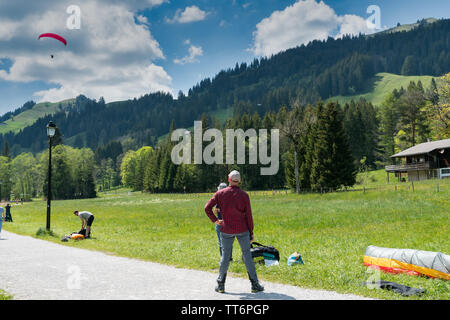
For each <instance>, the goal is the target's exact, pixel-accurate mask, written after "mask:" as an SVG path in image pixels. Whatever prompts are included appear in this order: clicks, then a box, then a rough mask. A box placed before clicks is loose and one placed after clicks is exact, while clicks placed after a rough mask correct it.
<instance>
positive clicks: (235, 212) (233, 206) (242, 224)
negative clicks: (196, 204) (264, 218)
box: [205, 186, 253, 238]
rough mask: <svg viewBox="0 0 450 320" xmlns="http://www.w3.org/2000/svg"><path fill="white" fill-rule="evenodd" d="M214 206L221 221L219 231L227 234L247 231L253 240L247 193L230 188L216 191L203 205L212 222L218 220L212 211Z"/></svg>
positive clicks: (237, 188) (250, 210) (251, 218)
mask: <svg viewBox="0 0 450 320" xmlns="http://www.w3.org/2000/svg"><path fill="white" fill-rule="evenodd" d="M215 205H217V206H218V207H219V208H220V214H221V215H222V220H223V225H222V227H221V228H220V231H222V232H224V233H229V234H237V233H242V232H246V231H249V232H250V236H251V237H252V238H253V217H252V208H251V206H250V198H249V197H248V194H247V192H245V191H243V190H241V189H240V188H239V187H231V186H229V187H227V188H225V189H222V190H219V191H217V192H216V193H215V194H214V196H213V197H212V198H211V199H210V200H209V201H208V203H206V205H205V212H206V214H207V215H208V217H209V219H211V221H212V222H216V221H217V220H218V219H217V217H216V216H215V215H214V213H213V211H212V208H213V207H214V206H215Z"/></svg>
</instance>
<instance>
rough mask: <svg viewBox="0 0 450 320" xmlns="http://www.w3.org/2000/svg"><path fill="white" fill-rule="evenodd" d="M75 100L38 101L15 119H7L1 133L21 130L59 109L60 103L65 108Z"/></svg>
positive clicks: (0, 127)
mask: <svg viewBox="0 0 450 320" xmlns="http://www.w3.org/2000/svg"><path fill="white" fill-rule="evenodd" d="M73 100H74V99H68V100H63V101H61V102H56V103H50V102H42V103H38V104H36V105H34V107H33V108H31V109H29V110H26V111H24V112H22V113H20V114H18V115H17V116H15V117H14V118H13V119H9V120H7V121H6V122H5V123H6V125H2V126H0V134H2V133H6V132H10V131H13V132H19V131H20V130H21V129H23V128H25V127H27V126H30V125H32V124H33V123H34V122H36V120H37V119H39V118H41V117H44V116H45V115H47V114H53V113H55V112H57V111H59V105H61V107H62V108H63V109H64V108H65V107H67V106H68V104H69V103H70V102H73Z"/></svg>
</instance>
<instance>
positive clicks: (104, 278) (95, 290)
mask: <svg viewBox="0 0 450 320" xmlns="http://www.w3.org/2000/svg"><path fill="white" fill-rule="evenodd" d="M0 238H1V240H0V270H1V272H0V289H3V290H5V291H6V292H8V293H10V294H12V295H13V296H14V299H22V300H23V299H25V300H28V299H33V300H41V299H46V300H57V299H79V300H82V299H100V300H103V299H105V300H110V299H120V300H132V299H145V300H185V299H186V300H241V299H244V300H245V299H260V300H271V299H276V300H292V299H297V300H310V299H313V300H358V299H365V298H363V297H359V296H355V295H347V294H338V293H335V292H330V291H324V290H309V289H302V288H299V287H295V286H290V285H283V284H277V283H271V282H267V281H261V283H262V285H263V286H264V287H265V291H264V292H262V293H257V294H252V293H250V282H249V281H248V280H247V279H242V278H235V277H230V276H229V277H228V278H227V282H226V287H225V289H226V293H225V294H219V293H216V292H215V291H214V287H215V284H216V282H215V280H216V278H217V274H216V273H212V272H205V271H196V270H189V269H180V268H175V267H171V266H166V265H162V264H158V263H153V262H147V261H141V260H136V259H129V258H123V257H117V256H112V255H108V254H105V253H102V252H98V251H91V250H84V249H78V248H72V247H68V246H63V245H59V244H56V243H52V242H48V241H44V240H39V239H35V238H32V237H28V236H20V235H17V234H14V233H10V232H7V231H4V230H3V231H2V233H1V236H0Z"/></svg>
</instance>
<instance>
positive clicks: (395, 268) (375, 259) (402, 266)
mask: <svg viewBox="0 0 450 320" xmlns="http://www.w3.org/2000/svg"><path fill="white" fill-rule="evenodd" d="M363 262H364V265H366V266H368V267H372V268H376V269H380V270H382V271H385V272H389V273H407V274H410V275H425V276H428V277H431V278H440V279H446V280H450V256H449V255H446V254H443V253H441V252H431V251H422V250H414V249H392V248H381V247H375V246H369V247H367V248H366V251H365V253H364V260H363Z"/></svg>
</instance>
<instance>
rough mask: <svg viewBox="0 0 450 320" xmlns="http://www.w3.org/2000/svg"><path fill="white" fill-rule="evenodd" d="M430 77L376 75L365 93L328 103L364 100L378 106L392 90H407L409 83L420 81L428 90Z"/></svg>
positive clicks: (339, 97) (338, 97)
mask: <svg viewBox="0 0 450 320" xmlns="http://www.w3.org/2000/svg"><path fill="white" fill-rule="evenodd" d="M432 78H433V77H431V76H400V75H396V74H392V73H377V74H376V75H375V77H374V78H373V79H372V81H370V83H371V85H370V86H369V87H368V88H367V89H366V93H363V94H358V95H352V96H335V97H332V98H330V99H328V101H339V103H340V104H345V103H347V102H350V101H351V100H352V99H353V100H359V99H360V98H364V99H366V100H367V101H369V102H372V104H373V105H374V106H380V105H381V103H382V102H383V101H384V99H385V98H386V96H387V95H388V94H390V93H392V91H394V89H400V88H401V87H403V88H405V89H406V88H407V87H408V85H409V83H410V82H411V81H414V82H418V81H419V80H420V81H422V85H423V86H424V88H428V87H429V86H430V83H431V79H432Z"/></svg>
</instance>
